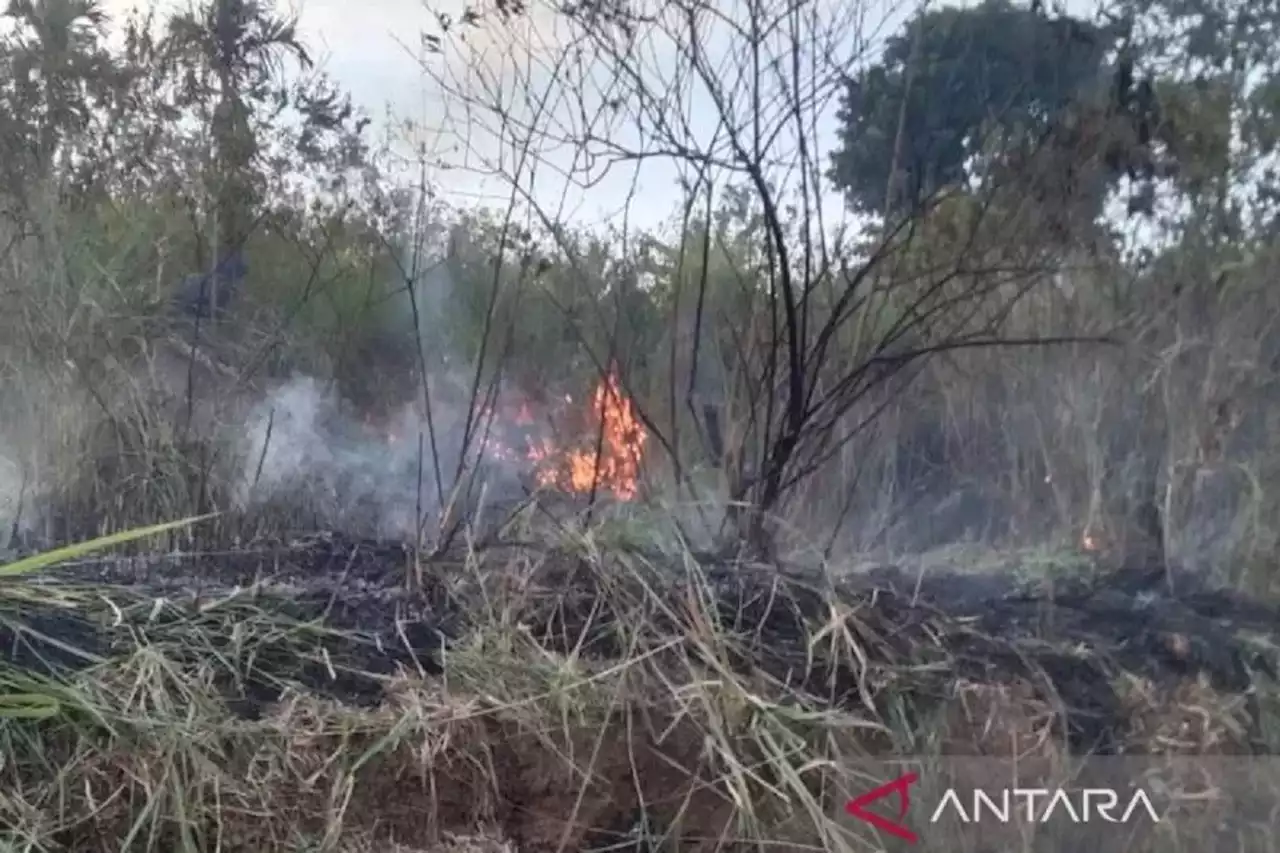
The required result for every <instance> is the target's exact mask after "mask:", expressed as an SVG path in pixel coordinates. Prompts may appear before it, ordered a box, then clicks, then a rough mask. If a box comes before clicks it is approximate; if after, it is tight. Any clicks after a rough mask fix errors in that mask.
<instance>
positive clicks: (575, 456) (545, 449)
mask: <svg viewBox="0 0 1280 853" xmlns="http://www.w3.org/2000/svg"><path fill="white" fill-rule="evenodd" d="M565 399H566V400H568V399H569V398H568V397H566V398H565ZM591 415H592V417H591V420H592V421H594V423H592V426H593V428H594V429H593V430H592V431H591V432H592V435H591V436H590V437H589V438H588V440H587V441H588V442H589V445H588V447H587V449H575V448H567V449H562V448H557V447H556V446H555V444H554V443H553V442H552V441H551V440H550V439H546V438H544V439H543V440H542V441H541V442H538V443H531V444H530V447H529V452H528V458H529V461H531V462H533V463H535V466H536V469H537V470H536V476H537V481H538V485H540V486H543V487H545V488H558V489H563V490H564V491H567V492H589V491H591V490H592V489H593V488H596V489H599V490H603V491H608V492H612V493H613V495H614V496H615V497H617V498H618V499H619V500H623V501H629V500H631V499H632V498H634V497H635V496H636V494H637V492H638V491H639V486H640V462H641V459H642V458H643V456H644V445H645V442H646V441H648V439H649V435H648V433H647V432H645V429H644V426H643V425H642V424H641V423H640V419H639V417H638V416H637V415H636V411H635V406H634V405H633V404H632V402H631V400H630V399H629V398H628V397H627V396H626V395H625V394H623V393H622V388H621V385H620V383H619V381H618V377H617V376H616V375H615V374H614V373H610V374H609V375H608V376H606V377H605V378H604V380H603V381H601V382H600V384H599V385H598V386H597V387H596V390H595V393H594V394H593V395H592V398H591Z"/></svg>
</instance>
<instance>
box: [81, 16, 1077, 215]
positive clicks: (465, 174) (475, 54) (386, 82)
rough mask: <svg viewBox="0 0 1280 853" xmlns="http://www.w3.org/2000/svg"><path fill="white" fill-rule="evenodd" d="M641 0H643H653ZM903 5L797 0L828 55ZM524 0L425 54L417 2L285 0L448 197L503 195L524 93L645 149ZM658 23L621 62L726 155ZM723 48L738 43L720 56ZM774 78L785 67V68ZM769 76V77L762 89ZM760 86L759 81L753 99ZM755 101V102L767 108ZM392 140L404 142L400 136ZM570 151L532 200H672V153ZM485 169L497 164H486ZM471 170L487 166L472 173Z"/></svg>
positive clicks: (819, 126)
mask: <svg viewBox="0 0 1280 853" xmlns="http://www.w3.org/2000/svg"><path fill="white" fill-rule="evenodd" d="M642 2H649V3H651V4H657V3H659V2H660V0H642ZM756 2H758V3H760V5H763V6H764V7H766V8H781V0H756ZM914 3H915V0H811V2H808V3H804V4H801V8H803V9H804V10H805V12H804V13H805V14H806V15H809V14H811V15H813V16H814V20H815V21H818V22H819V24H821V23H826V24H827V25H828V26H830V25H832V24H835V25H836V28H837V29H839V31H840V32H842V33H844V37H843V38H842V40H841V41H840V43H838V44H830V45H828V46H827V51H828V53H829V54H830V53H835V54H839V55H840V56H842V57H843V56H851V55H853V54H854V53H855V52H857V51H862V52H864V55H865V51H866V50H867V46H868V45H872V46H873V45H874V44H876V43H877V42H879V41H880V40H882V39H883V38H884V37H885V36H887V35H889V34H891V33H892V32H893V31H894V30H895V29H896V28H897V26H898V25H900V23H901V22H902V20H903V19H904V16H905V15H906V14H907V13H908V12H909V11H910V10H911V9H912V8H914ZM104 5H105V7H106V8H107V10H108V12H109V13H110V14H112V15H113V16H117V15H120V14H121V13H122V12H123V11H124V10H126V9H128V8H130V7H133V6H137V5H139V3H138V2H137V0H106V2H105V4H104ZM144 5H145V4H144ZM159 5H160V6H161V7H171V6H176V5H185V3H183V2H182V0H159ZM284 5H285V4H282V6H284ZM529 5H530V6H531V9H530V11H529V13H528V14H527V15H526V16H524V17H523V18H522V19H520V20H519V21H518V22H517V23H515V24H513V25H512V26H511V28H510V29H503V28H501V27H499V26H486V27H482V28H481V30H479V31H472V32H471V34H470V35H469V37H468V40H467V43H466V44H463V43H461V42H458V41H456V40H455V41H454V42H453V44H452V45H451V46H450V47H449V48H448V49H447V50H446V52H445V54H444V55H438V54H437V55H429V54H427V53H426V52H425V51H424V49H423V47H422V34H423V33H424V32H435V31H436V28H435V27H434V25H433V21H434V18H433V15H432V13H431V12H430V11H428V7H427V5H426V4H425V3H424V2H422V0H299V2H298V4H297V5H296V6H294V7H293V8H295V9H296V10H297V11H298V12H299V15H300V25H301V29H302V32H303V36H304V38H305V39H306V41H307V42H308V44H309V45H310V46H311V47H312V49H313V52H314V53H315V54H316V55H317V57H318V58H319V59H320V61H321V63H322V65H323V67H324V69H325V70H326V71H327V72H328V73H329V74H330V75H331V76H332V77H333V78H334V79H335V80H336V81H337V82H338V83H339V84H341V85H342V86H343V87H344V88H345V89H346V90H347V91H349V92H350V93H351V94H352V95H353V97H354V98H355V100H356V102H357V103H358V104H359V105H360V106H361V107H362V108H364V109H365V110H366V111H368V112H369V113H370V114H371V116H372V117H373V118H374V120H375V128H378V129H380V130H385V129H386V128H387V124H386V122H385V121H384V119H385V118H386V117H387V115H388V114H390V115H391V116H394V118H395V119H396V120H398V121H403V120H410V121H412V122H414V123H415V125H416V126H417V130H416V131H415V132H414V133H415V136H416V140H417V142H418V143H420V144H422V145H423V146H424V147H425V148H426V150H427V153H428V158H429V159H430V160H432V161H434V163H435V164H436V165H435V166H434V167H433V168H432V169H431V170H430V171H429V172H428V178H429V180H431V181H432V182H433V183H434V184H435V186H436V187H437V188H438V189H439V191H440V195H441V197H442V198H443V199H444V200H446V201H448V202H451V203H455V204H460V205H466V204H470V203H475V202H486V201H487V202H489V203H491V204H492V205H494V206H497V207H505V203H506V200H507V199H508V198H509V197H510V194H511V185H512V181H511V176H512V174H513V173H515V172H516V171H517V170H516V169H515V164H516V162H517V158H516V156H515V152H516V149H519V148H521V147H522V146H518V145H514V144H513V142H512V141H511V139H510V138H509V134H508V135H507V136H508V139H507V140H506V142H505V143H504V142H503V141H502V139H501V137H502V136H503V134H501V133H498V132H496V130H495V129H496V128H497V127H498V120H497V113H496V112H495V110H494V107H495V106H498V105H501V106H502V109H503V110H504V111H506V112H508V113H509V114H512V115H515V116H517V117H519V116H524V117H525V118H526V119H527V118H528V117H529V116H531V115H532V114H533V110H534V105H539V104H540V105H541V106H542V113H541V115H542V119H541V121H540V122H539V126H540V127H544V128H549V129H550V130H551V131H552V132H553V133H554V132H555V131H556V130H557V129H560V135H561V136H565V137H569V138H580V137H581V135H582V133H583V131H584V130H585V129H587V128H594V133H595V135H596V136H599V137H602V138H603V139H604V140H612V141H614V142H615V143H616V144H619V145H624V146H629V147H633V148H639V147H649V148H651V147H652V145H654V144H656V143H646V142H642V141H640V137H639V133H640V131H639V126H638V125H637V124H636V122H635V121H634V116H629V115H627V113H626V110H624V111H623V114H621V115H619V117H618V118H615V119H612V123H611V126H610V127H607V128H602V127H599V126H596V121H597V118H598V117H599V116H600V115H601V114H603V113H604V112H605V111H602V110H601V109H600V108H599V103H600V101H601V100H602V99H603V98H604V97H605V96H603V95H599V94H598V93H597V94H594V95H592V94H590V93H589V94H588V96H587V100H588V102H587V103H585V104H584V103H582V99H581V98H580V97H579V96H580V95H581V94H582V93H583V91H584V89H583V86H582V84H581V81H582V80H583V79H584V78H586V79H588V80H594V81H596V83H597V84H598V85H599V86H600V87H601V88H603V87H605V86H606V85H607V81H608V79H609V78H610V74H611V73H612V72H613V71H614V69H615V68H616V67H618V63H617V62H604V61H600V60H598V59H597V60H596V61H594V62H592V61H590V59H584V60H583V61H582V62H581V63H580V64H574V63H573V62H570V63H569V66H570V68H569V71H568V72H566V71H565V70H564V68H563V67H561V68H560V69H558V70H555V71H553V70H552V68H553V66H554V65H556V64H557V63H564V62H566V60H569V59H573V58H574V56H575V54H574V53H573V52H572V51H571V50H570V49H569V47H568V45H567V43H566V42H567V39H569V38H570V35H569V31H570V27H569V26H568V25H567V24H566V23H565V21H564V19H563V18H562V17H561V16H559V15H558V14H556V13H555V12H553V11H552V8H551V5H550V3H549V2H548V0H531V2H530V4H529ZM703 5H705V6H706V7H707V8H708V9H711V10H714V15H715V16H717V17H719V18H720V19H719V20H715V19H713V17H712V14H711V13H708V15H707V17H706V20H705V21H704V24H703V25H702V26H700V31H702V32H704V33H705V36H704V39H705V45H706V47H705V55H706V56H707V62H708V64H709V65H711V66H713V67H715V68H716V71H717V74H716V75H715V79H714V80H713V85H714V86H718V87H721V88H722V91H723V92H724V93H725V94H726V95H727V96H728V97H730V98H732V99H733V101H734V102H735V106H734V108H733V109H731V110H729V112H731V113H732V114H734V115H736V116H739V117H740V120H744V121H745V118H741V117H745V116H747V115H749V114H750V113H751V110H750V109H749V105H750V104H751V103H752V101H751V95H750V92H749V90H748V89H747V88H746V87H745V86H744V85H737V86H735V83H734V80H735V79H736V74H737V73H739V72H738V69H741V68H743V67H744V66H745V65H747V64H748V60H747V57H746V56H745V54H743V53H742V50H743V48H742V45H743V44H744V43H745V39H744V38H743V36H742V35H741V34H740V33H741V31H740V30H738V31H736V33H737V34H735V27H738V26H740V25H741V20H742V18H743V17H744V13H745V9H746V8H747V4H746V2H743V0H738V2H732V0H730V2H729V3H727V4H726V5H725V6H724V7H720V6H719V5H718V4H717V3H715V2H706V3H704V4H703ZM1082 5H1084V4H1083V3H1082V2H1080V0H1075V2H1072V3H1070V4H1069V7H1077V6H1082ZM460 6H461V3H460V2H458V0H443V2H441V3H437V4H434V8H436V9H441V10H452V11H453V12H454V14H455V15H456V14H457V10H458V9H459V8H460ZM664 8H669V6H668V7H664ZM735 12H736V13H737V14H735ZM735 19H736V20H735ZM666 32H670V30H664V31H658V30H657V28H656V27H654V28H653V29H651V30H650V31H649V32H647V33H644V34H642V35H640V36H639V37H637V39H636V40H635V43H634V45H633V46H632V47H631V48H629V49H627V50H626V51H625V52H624V55H623V61H624V64H625V65H626V66H627V67H629V68H634V69H635V70H636V71H637V72H638V73H639V74H641V75H643V77H644V79H645V80H646V86H647V87H652V88H653V89H654V90H655V91H658V92H660V93H661V92H664V91H670V90H672V89H673V86H674V84H677V83H680V84H681V85H680V86H679V88H680V90H681V93H682V94H681V98H680V101H679V102H678V103H679V106H672V108H671V109H663V110H658V111H657V112H658V114H660V115H662V116H664V117H665V119H666V120H668V121H673V122H674V121H675V120H677V119H684V120H685V121H686V122H687V123H688V124H687V128H682V129H681V131H680V132H681V133H682V134H685V133H687V134H689V135H691V136H692V137H693V138H694V139H695V140H696V141H697V143H698V145H697V147H698V149H699V150H701V151H703V152H710V151H713V150H714V151H715V152H716V153H717V154H720V153H723V154H725V155H726V156H727V154H728V148H727V147H726V146H725V145H724V144H723V143H720V144H719V145H718V146H715V147H713V146H712V144H711V139H712V136H713V134H715V133H716V132H717V128H718V127H720V124H719V122H718V121H717V116H718V115H719V111H717V110H716V108H715V103H714V100H713V99H712V97H711V89H709V88H708V86H707V85H706V83H705V82H695V83H685V82H684V78H683V77H682V76H681V75H682V73H683V72H682V69H684V68H685V65H684V64H682V63H681V62H680V61H679V54H680V52H681V51H680V49H679V48H678V47H677V46H676V44H675V43H674V42H673V41H672V40H671V38H670V36H668V35H666V34H665V33H666ZM792 41H793V40H792V39H790V38H789V37H788V38H782V37H779V39H778V40H775V43H774V49H775V50H774V54H775V55H779V54H783V55H787V63H786V64H789V63H790V57H789V52H788V51H787V50H786V49H785V45H788V44H790V43H792ZM799 41H800V42H801V43H802V44H804V45H805V48H806V51H807V49H808V48H809V47H812V45H810V44H809V42H808V41H807V40H805V39H800V40H799ZM685 43H687V41H686V42H685ZM780 47H781V48H782V50H781V51H780V50H779V48H780ZM817 51H818V48H814V50H813V51H809V52H807V53H806V55H804V56H803V57H802V62H803V63H804V64H805V67H806V68H816V69H818V70H817V72H816V73H811V72H809V71H807V70H804V69H802V70H801V72H800V77H801V78H802V79H804V80H806V81H808V80H810V79H813V78H814V77H815V76H817V77H819V78H820V79H821V80H822V81H823V83H824V84H825V86H826V88H825V89H824V90H823V91H822V92H821V93H818V94H817V97H818V98H820V99H821V98H822V97H823V96H824V95H825V96H826V98H827V100H826V101H825V103H824V104H823V105H822V106H821V107H815V108H814V109H813V110H812V113H813V116H812V122H813V123H812V125H811V127H812V130H813V135H815V136H816V137H817V140H818V148H819V149H820V151H819V153H818V154H817V158H818V162H819V164H820V165H821V167H822V169H823V170H824V171H825V168H826V163H827V160H828V154H827V152H828V151H829V149H830V147H831V146H832V144H833V143H834V135H833V134H834V126H835V121H834V115H833V113H834V109H835V100H834V97H833V95H834V93H835V92H836V91H837V87H836V86H835V85H834V83H833V82H832V80H831V78H830V70H831V69H832V68H834V67H837V65H843V64H844V63H837V64H833V63H831V62H830V61H829V60H824V58H823V57H821V56H817V55H816V52H817ZM735 52H737V54H738V55H737V56H736V57H732V58H731V55H732V54H734V53H735ZM424 59H425V61H426V67H425V69H424V62H423V60H424ZM766 59H767V57H766ZM782 76H783V77H786V78H790V77H793V76H794V75H792V74H791V73H790V69H786V71H784V72H783V73H782ZM777 85H778V84H777V83H775V84H774V86H775V90H776V86H777ZM788 85H790V84H788ZM767 95H768V93H767V92H766V100H767ZM802 97H806V96H803V95H802ZM806 99H807V98H806ZM591 101H594V103H591ZM468 102H469V103H468ZM762 112H765V113H769V110H764V111H762ZM772 116H773V117H774V118H775V119H777V123H778V124H779V125H782V126H784V127H786V128H791V127H792V126H793V122H787V121H784V119H783V117H782V116H783V114H782V113H780V112H779V110H778V108H776V107H775V108H774V110H773V111H772ZM393 133H394V134H395V136H396V137H397V138H398V139H401V140H405V139H406V138H407V137H406V136H405V134H404V132H403V130H402V129H396V130H394V131H393ZM526 135H527V134H526ZM543 138H544V139H545V137H543ZM721 138H723V133H721ZM794 142H795V134H794V133H792V132H790V131H789V130H787V131H784V132H783V133H781V134H780V135H779V136H778V137H777V139H776V141H775V142H774V143H773V145H772V147H771V148H770V149H769V150H770V151H771V152H772V153H774V154H775V155H776V156H777V159H779V160H781V161H784V162H783V163H782V165H781V166H780V167H779V169H781V171H775V175H774V176H775V178H776V179H777V180H779V181H784V182H786V185H788V186H798V177H797V175H796V174H795V172H794V170H791V171H790V172H788V171H787V170H786V169H784V168H783V166H785V165H786V164H787V163H788V162H794V161H795V159H796V158H795V150H796V148H795V145H794ZM606 148H607V142H598V143H597V144H596V145H594V146H593V151H594V153H596V154H597V155H602V154H605V153H607V151H606V150H605V149H606ZM402 150H408V149H407V148H404V147H402ZM580 151H581V146H574V145H569V144H567V143H566V144H562V145H559V146H556V147H555V148H554V150H552V149H544V150H543V151H542V152H540V156H539V157H538V158H536V159H537V160H538V161H539V162H540V163H541V164H542V165H540V167H539V169H538V174H537V176H536V178H532V179H531V178H530V177H529V176H528V174H527V170H526V172H523V173H521V176H520V178H519V182H520V184H521V185H522V186H526V187H528V186H534V187H535V188H536V189H535V191H534V196H535V198H536V199H537V201H538V203H539V204H540V205H542V206H543V207H544V208H547V209H549V210H550V212H551V213H552V214H553V217H552V218H554V219H557V220H565V219H569V220H573V221H575V222H577V223H580V224H592V225H595V224H600V223H603V222H605V221H609V222H612V223H615V224H620V223H621V222H622V217H623V215H624V213H627V215H628V217H629V218H628V220H627V221H628V222H629V223H631V224H633V225H637V226H640V227H651V226H654V225H657V224H658V223H660V222H662V221H663V220H665V219H667V218H668V217H669V216H671V215H672V214H673V213H674V212H675V208H676V205H677V204H678V202H679V200H680V198H681V194H680V192H679V191H678V189H677V187H676V186H675V184H676V181H677V179H678V177H679V175H680V169H678V168H677V166H676V165H675V161H672V160H671V159H670V158H665V159H656V160H655V159H649V160H646V161H645V163H644V165H643V166H642V167H639V170H638V172H637V167H636V165H635V164H634V163H631V162H628V163H625V164H621V165H612V166H609V167H608V168H606V167H605V165H604V161H603V159H597V160H596V161H595V163H594V164H593V165H590V166H589V167H588V168H587V169H586V172H587V173H589V180H590V182H591V185H590V187H589V188H587V189H583V188H582V187H580V186H578V184H580V183H581V182H582V181H583V180H584V179H587V178H588V175H587V174H585V173H580V174H578V175H576V176H575V177H574V178H568V177H566V173H567V172H568V171H570V170H571V169H572V168H573V164H574V163H575V154H576V153H577V154H579V157H578V158H577V160H578V162H579V168H580V169H581V168H582V166H581V156H580ZM495 167H496V169H497V171H498V172H499V173H500V174H499V175H494V174H492V172H493V171H494V169H495ZM485 172H490V173H491V174H489V175H487V176H486V175H485V174H484V173H485ZM824 183H825V180H824ZM824 192H825V194H826V196H828V198H826V199H824V204H823V209H824V211H825V213H826V215H827V216H828V217H829V219H828V223H827V224H828V226H830V225H831V224H832V220H834V219H838V218H842V217H843V216H844V211H843V206H842V204H841V203H840V199H839V198H838V196H837V195H836V193H834V192H833V191H831V189H830V187H829V186H826V187H824Z"/></svg>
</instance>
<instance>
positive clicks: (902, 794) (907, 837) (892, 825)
mask: <svg viewBox="0 0 1280 853" xmlns="http://www.w3.org/2000/svg"><path fill="white" fill-rule="evenodd" d="M918 781H920V775H919V774H918V773H904V774H903V775H901V776H899V777H898V778H897V779H894V780H893V781H892V782H886V783H884V784H883V785H881V786H880V787H879V788H876V789H874V790H871V791H867V792H866V793H865V794H863V795H862V796H861V797H856V798H854V799H852V800H850V801H849V804H848V805H847V806H845V807H844V810H845V811H846V812H848V813H849V814H850V815H852V816H853V817H856V818H857V819H858V820H861V821H865V822H866V823H869V824H871V825H872V826H874V827H875V828H876V829H878V830H880V831H881V832H887V833H889V834H890V835H892V836H895V837H897V838H901V839H902V840H904V841H908V842H910V843H912V844H915V843H916V841H918V840H919V839H918V837H917V836H916V834H915V833H914V832H912V831H911V830H910V829H907V827H906V826H904V825H903V824H902V822H901V821H902V819H903V818H904V817H906V816H907V809H908V808H910V807H911V786H912V785H914V784H915V783H916V782H918ZM890 794H897V795H898V819H897V820H889V819H888V818H887V817H884V816H883V815H878V814H876V813H875V812H873V811H868V810H867V806H869V805H871V804H872V803H874V802H876V801H877V800H883V799H884V798H885V797H887V796H889V795H890Z"/></svg>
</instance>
